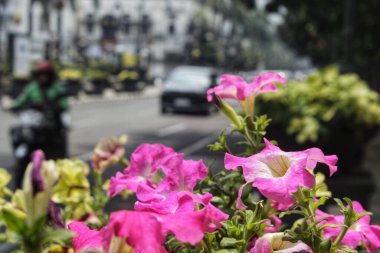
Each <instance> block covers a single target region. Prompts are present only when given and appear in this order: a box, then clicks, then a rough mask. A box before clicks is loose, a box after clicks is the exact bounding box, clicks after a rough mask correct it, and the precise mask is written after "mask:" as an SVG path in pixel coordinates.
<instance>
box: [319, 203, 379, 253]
mask: <svg viewBox="0 0 380 253" xmlns="http://www.w3.org/2000/svg"><path fill="white" fill-rule="evenodd" d="M352 206H353V208H354V211H355V212H356V213H358V214H360V213H364V212H366V210H364V209H363V207H362V205H361V204H360V203H359V202H357V201H353V202H352ZM316 214H317V219H319V220H322V219H324V221H323V222H321V223H320V224H321V225H322V224H326V223H330V224H337V225H343V224H344V215H337V216H334V215H331V214H327V213H324V212H322V211H320V210H317V212H316ZM341 230H342V228H341V227H337V228H332V227H326V228H325V229H324V230H323V231H324V236H325V238H333V239H335V238H336V237H337V236H338V235H339V233H340V231H341ZM360 243H363V245H364V247H365V248H366V249H367V251H368V252H374V251H375V250H376V249H378V248H380V226H377V225H371V224H370V216H369V215H365V216H363V217H362V218H360V219H359V220H358V221H357V222H356V223H355V224H353V225H352V226H351V227H350V228H349V229H348V230H347V232H346V234H345V236H344V237H343V240H342V241H341V245H347V246H348V247H350V248H351V249H356V247H357V246H358V245H359V244H360Z"/></svg>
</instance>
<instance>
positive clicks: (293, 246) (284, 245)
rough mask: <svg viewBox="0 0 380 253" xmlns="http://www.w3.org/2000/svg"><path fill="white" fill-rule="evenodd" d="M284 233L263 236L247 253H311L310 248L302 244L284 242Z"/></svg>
mask: <svg viewBox="0 0 380 253" xmlns="http://www.w3.org/2000/svg"><path fill="white" fill-rule="evenodd" d="M284 236H285V235H284V233H270V234H265V235H263V236H262V237H260V238H259V239H257V241H256V243H255V246H254V247H253V248H252V249H251V250H250V251H249V253H269V252H281V253H295V252H307V253H312V252H313V251H312V250H311V249H310V247H309V246H308V245H307V244H305V243H303V242H302V241H298V242H295V243H293V242H289V241H284V240H283V238H284Z"/></svg>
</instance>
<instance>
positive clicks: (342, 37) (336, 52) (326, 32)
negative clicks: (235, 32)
mask: <svg viewBox="0 0 380 253" xmlns="http://www.w3.org/2000/svg"><path fill="white" fill-rule="evenodd" d="M285 9H286V11H283V12H282V13H285V14H284V19H285V22H284V24H283V25H282V27H281V29H280V31H281V35H282V38H284V39H285V41H286V42H287V43H288V44H289V45H290V46H291V47H293V48H295V49H296V50H297V51H298V53H300V54H302V55H308V56H310V57H312V59H313V60H314V62H315V63H317V64H323V65H324V64H327V63H331V62H344V63H346V64H347V63H349V64H352V65H355V66H356V67H359V68H366V67H367V66H370V65H373V64H377V65H378V64H380V48H379V47H378V46H377V45H379V43H380V33H379V32H378V31H379V30H380V16H379V15H378V13H379V11H380V1H358V0H330V1H318V0H308V1H297V0H272V1H270V2H269V4H268V5H267V10H268V11H270V12H281V10H285Z"/></svg>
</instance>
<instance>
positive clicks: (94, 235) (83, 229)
mask: <svg viewBox="0 0 380 253" xmlns="http://www.w3.org/2000/svg"><path fill="white" fill-rule="evenodd" d="M68 227H69V229H70V230H71V231H73V232H74V233H75V234H76V235H75V236H74V238H73V247H74V250H75V251H78V250H80V249H83V248H91V247H92V248H101V247H102V235H101V232H99V231H96V230H91V229H89V228H88V227H87V226H86V225H85V224H84V223H83V222H77V221H74V222H71V223H70V224H69V225H68Z"/></svg>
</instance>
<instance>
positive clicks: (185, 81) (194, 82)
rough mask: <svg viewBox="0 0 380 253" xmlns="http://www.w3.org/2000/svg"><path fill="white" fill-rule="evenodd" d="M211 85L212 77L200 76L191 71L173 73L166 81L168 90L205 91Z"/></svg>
mask: <svg viewBox="0 0 380 253" xmlns="http://www.w3.org/2000/svg"><path fill="white" fill-rule="evenodd" d="M209 83H210V77H209V76H208V75H206V74H204V75H200V74H199V73H194V72H191V71H177V72H173V73H172V74H171V75H170V76H169V77H168V79H167V80H166V83H165V86H166V87H167V88H177V87H178V88H199V89H204V88H207V86H208V85H209Z"/></svg>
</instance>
